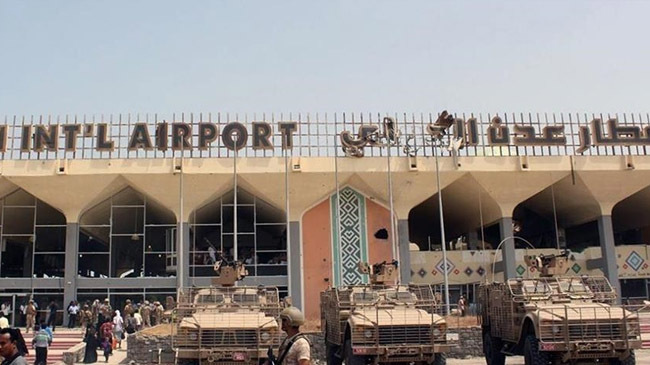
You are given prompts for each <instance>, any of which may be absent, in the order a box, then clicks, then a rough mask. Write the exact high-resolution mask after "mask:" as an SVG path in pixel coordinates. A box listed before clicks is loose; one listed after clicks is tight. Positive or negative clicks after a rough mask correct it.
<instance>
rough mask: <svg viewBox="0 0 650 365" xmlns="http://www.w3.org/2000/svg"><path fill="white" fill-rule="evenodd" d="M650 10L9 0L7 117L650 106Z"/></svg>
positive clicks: (3, 71)
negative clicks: (29, 115) (79, 114)
mask: <svg viewBox="0 0 650 365" xmlns="http://www.w3.org/2000/svg"><path fill="white" fill-rule="evenodd" d="M649 14H650V1H629V2H628V1H595V0H590V1H577V0H574V1H540V2H532V1H431V0H423V1H406V0H400V1H397V0H395V1H378V0H372V1H350V0H347V1H332V0H328V1H252V0H231V1H217V0H211V1H207V0H206V1H199V0H193V1H161V0H156V1H133V0H129V1H116V0H111V1H98V0H95V1H18V0H0V52H1V53H0V54H1V55H0V115H6V114H9V115H11V114H41V113H43V114H49V113H51V114H65V113H73V114H74V113H91V114H92V113H123V112H158V113H171V112H216V111H222V112H290V111H292V112H342V111H347V112H436V111H439V110H440V109H443V108H446V109H449V110H452V111H458V112H529V111H532V112H583V111H587V112H648V111H650V105H649V102H650V37H649V35H650V23H649V22H648V15H649Z"/></svg>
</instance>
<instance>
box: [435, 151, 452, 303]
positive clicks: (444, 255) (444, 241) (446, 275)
mask: <svg viewBox="0 0 650 365" xmlns="http://www.w3.org/2000/svg"><path fill="white" fill-rule="evenodd" d="M438 142H439V143H440V145H438V147H441V144H442V141H441V140H440V139H438ZM433 155H434V156H435V159H436V185H437V186H438V214H439V215H440V243H441V244H442V262H443V263H444V264H443V265H444V266H443V267H444V275H443V276H444V278H445V310H446V314H449V313H450V311H449V304H450V303H449V268H448V263H447V239H446V238H445V217H444V216H443V210H442V189H441V188H440V166H439V165H438V152H437V151H436V146H435V145H434V147H433Z"/></svg>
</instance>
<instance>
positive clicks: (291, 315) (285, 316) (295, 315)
mask: <svg viewBox="0 0 650 365" xmlns="http://www.w3.org/2000/svg"><path fill="white" fill-rule="evenodd" d="M280 319H282V320H286V321H288V322H289V325H290V326H292V327H300V326H302V325H303V324H305V315H304V314H302V312H301V311H300V309H298V308H296V307H287V308H284V309H283V310H282V312H280Z"/></svg>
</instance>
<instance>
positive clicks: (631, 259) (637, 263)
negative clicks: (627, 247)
mask: <svg viewBox="0 0 650 365" xmlns="http://www.w3.org/2000/svg"><path fill="white" fill-rule="evenodd" d="M644 261H645V260H643V257H641V255H639V254H638V253H637V252H636V251H632V252H631V253H630V255H629V256H628V257H627V258H626V259H625V263H626V264H627V265H628V266H629V267H631V268H632V270H634V271H638V270H639V269H640V268H641V266H643V263H644Z"/></svg>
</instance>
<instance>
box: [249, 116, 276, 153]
mask: <svg viewBox="0 0 650 365" xmlns="http://www.w3.org/2000/svg"><path fill="white" fill-rule="evenodd" d="M271 133H273V130H272V129H271V126H270V125H269V123H266V122H253V149H254V150H272V149H273V145H272V144H271V141H269V137H271Z"/></svg>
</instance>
